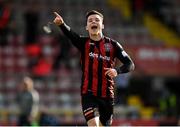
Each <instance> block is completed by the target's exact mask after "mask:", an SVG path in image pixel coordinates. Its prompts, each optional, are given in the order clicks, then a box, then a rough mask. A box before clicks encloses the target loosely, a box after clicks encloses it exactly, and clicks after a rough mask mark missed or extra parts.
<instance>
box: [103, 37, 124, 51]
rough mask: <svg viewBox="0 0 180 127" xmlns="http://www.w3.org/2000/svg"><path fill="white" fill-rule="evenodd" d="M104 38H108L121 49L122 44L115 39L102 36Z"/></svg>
mask: <svg viewBox="0 0 180 127" xmlns="http://www.w3.org/2000/svg"><path fill="white" fill-rule="evenodd" d="M104 38H105V40H108V41H109V42H110V43H111V44H112V45H113V46H115V47H117V48H121V49H123V47H122V45H121V44H120V42H118V41H117V40H114V39H112V38H110V37H104Z"/></svg>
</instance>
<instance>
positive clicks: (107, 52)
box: [106, 39, 113, 97]
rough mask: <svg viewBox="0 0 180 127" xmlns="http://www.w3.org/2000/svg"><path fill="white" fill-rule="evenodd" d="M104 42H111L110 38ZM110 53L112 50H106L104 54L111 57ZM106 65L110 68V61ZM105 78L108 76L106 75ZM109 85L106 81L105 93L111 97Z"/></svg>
mask: <svg viewBox="0 0 180 127" xmlns="http://www.w3.org/2000/svg"><path fill="white" fill-rule="evenodd" d="M106 43H109V44H111V43H110V39H107V40H106ZM112 53H113V51H112V50H110V51H106V56H108V57H110V58H112ZM107 66H108V68H111V61H109V62H108V65H107ZM107 78H109V77H107ZM109 79H110V78H109ZM110 86H111V83H110V82H109V81H107V87H106V95H107V96H108V97H111V93H110V90H109V87H110Z"/></svg>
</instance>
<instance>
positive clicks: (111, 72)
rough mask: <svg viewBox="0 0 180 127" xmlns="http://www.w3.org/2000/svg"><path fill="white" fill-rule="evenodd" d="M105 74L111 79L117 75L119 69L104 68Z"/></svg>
mask: <svg viewBox="0 0 180 127" xmlns="http://www.w3.org/2000/svg"><path fill="white" fill-rule="evenodd" d="M104 70H105V71H106V72H105V75H108V76H109V77H110V78H111V79H113V78H114V77H116V76H117V71H116V70H115V69H114V68H104Z"/></svg>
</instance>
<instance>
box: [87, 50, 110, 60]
mask: <svg viewBox="0 0 180 127" xmlns="http://www.w3.org/2000/svg"><path fill="white" fill-rule="evenodd" d="M89 56H90V57H91V58H97V59H103V60H107V61H110V57H108V56H102V55H101V54H97V53H93V52H90V53H89Z"/></svg>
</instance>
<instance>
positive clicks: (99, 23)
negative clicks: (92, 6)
mask: <svg viewBox="0 0 180 127" xmlns="http://www.w3.org/2000/svg"><path fill="white" fill-rule="evenodd" d="M102 29H104V24H103V19H102V17H100V16H99V15H97V14H93V15H90V16H89V17H88V19H87V26H86V30H87V31H88V32H89V34H91V35H98V34H101V33H102Z"/></svg>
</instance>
